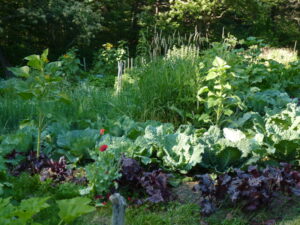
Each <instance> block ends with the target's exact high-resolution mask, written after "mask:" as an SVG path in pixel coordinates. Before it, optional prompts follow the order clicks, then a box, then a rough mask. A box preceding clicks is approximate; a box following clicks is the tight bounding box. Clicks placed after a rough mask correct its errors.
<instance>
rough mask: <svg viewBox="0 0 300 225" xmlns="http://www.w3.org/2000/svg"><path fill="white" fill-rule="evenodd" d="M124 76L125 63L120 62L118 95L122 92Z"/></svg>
mask: <svg viewBox="0 0 300 225" xmlns="http://www.w3.org/2000/svg"><path fill="white" fill-rule="evenodd" d="M122 74H123V62H122V61H118V82H117V94H119V93H120V92H121V89H122Z"/></svg>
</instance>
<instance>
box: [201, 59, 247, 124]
mask: <svg viewBox="0 0 300 225" xmlns="http://www.w3.org/2000/svg"><path fill="white" fill-rule="evenodd" d="M229 68H230V66H229V65H227V63H226V62H225V61H224V60H223V59H221V58H220V57H216V58H215V60H214V61H213V67H212V68H211V69H210V70H209V71H208V74H207V75H205V76H203V77H201V78H200V79H201V83H203V84H204V86H202V87H201V88H200V89H199V90H198V93H197V99H198V101H199V102H200V103H201V104H204V106H205V114H202V115H201V116H200V118H199V119H200V120H202V121H204V122H210V123H213V124H216V125H221V124H222V123H224V122H225V121H226V119H227V118H228V117H229V116H232V115H233V114H234V113H235V111H236V110H237V109H243V103H242V101H241V99H240V97H239V96H238V95H236V94H235V93H233V91H232V85H231V82H232V80H234V79H236V76H235V75H234V73H232V72H229V71H228V70H229ZM226 116H227V118H226Z"/></svg>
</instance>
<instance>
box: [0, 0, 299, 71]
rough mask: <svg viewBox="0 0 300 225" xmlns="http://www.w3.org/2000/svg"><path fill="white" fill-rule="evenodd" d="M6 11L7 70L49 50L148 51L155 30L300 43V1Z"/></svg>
mask: <svg viewBox="0 0 300 225" xmlns="http://www.w3.org/2000/svg"><path fill="white" fill-rule="evenodd" d="M1 5H2V7H1V9H0V18H1V19H0V37H1V38H0V40H1V41H0V45H1V54H0V62H1V65H2V67H5V66H7V65H8V62H11V64H16V63H20V62H21V59H22V58H23V57H25V56H26V55H30V54H33V53H35V52H36V51H42V50H43V49H45V48H50V51H51V55H52V57H53V56H54V57H57V56H58V55H60V54H62V53H63V52H65V51H66V50H67V49H69V48H71V47H77V48H80V50H81V51H80V52H81V54H82V55H84V56H88V58H89V59H91V56H92V54H93V51H94V50H95V48H98V47H99V46H101V45H102V44H104V43H106V42H113V43H114V44H116V43H117V42H118V41H119V40H125V41H127V42H128V44H129V46H130V47H131V49H132V50H133V49H135V48H136V47H137V48H138V49H143V48H146V47H147V46H146V45H145V43H147V42H151V40H152V38H153V37H154V35H153V33H155V30H156V31H158V30H163V31H164V36H166V37H167V36H168V35H173V33H174V32H175V33H177V32H179V33H181V34H182V35H184V34H186V33H190V32H194V31H195V29H196V30H197V32H198V33H199V34H200V36H201V37H203V38H204V39H205V38H208V39H209V40H220V39H221V37H222V32H223V33H224V32H225V33H231V34H234V35H235V36H237V37H239V38H245V37H247V36H251V35H255V36H260V37H263V38H265V39H268V41H269V42H272V43H274V44H277V45H284V46H290V47H293V46H294V44H295V41H298V42H299V7H300V4H299V1H297V0H263V1H257V0H250V1H249V0H248V1H246V0H222V1H219V0H213V1H208V0H188V1H180V0H175V1H173V0H172V1H171V0H168V1H162V0H143V1H138V0H130V1H119V0H105V1H94V0H90V1H87V0H85V1H81V0H71V1H66V0H43V1H27V0H17V1H16V0H14V1H12V0H1ZM160 36H162V35H160ZM173 36H174V35H173ZM145 41H146V42H145ZM298 46H299V45H298ZM134 52H135V51H134V50H133V51H132V53H134ZM90 61H91V60H90Z"/></svg>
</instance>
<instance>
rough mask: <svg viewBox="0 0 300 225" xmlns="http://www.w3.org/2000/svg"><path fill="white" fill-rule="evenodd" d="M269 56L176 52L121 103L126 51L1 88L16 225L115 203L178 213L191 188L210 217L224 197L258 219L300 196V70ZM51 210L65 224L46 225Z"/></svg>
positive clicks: (1, 175)
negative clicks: (169, 205) (173, 206)
mask: <svg viewBox="0 0 300 225" xmlns="http://www.w3.org/2000/svg"><path fill="white" fill-rule="evenodd" d="M266 49H269V50H270V48H268V46H267V45H266V44H265V43H264V41H263V40H261V39H257V38H254V37H249V38H247V39H245V40H240V41H239V40H237V39H236V38H235V37H233V36H228V37H227V38H225V39H224V40H223V42H221V43H220V42H214V43H211V44H210V45H209V46H208V48H207V49H205V50H202V51H199V48H198V47H197V46H195V45H193V44H190V45H183V46H179V47H178V46H177V47H176V46H173V47H172V48H170V49H169V50H168V51H167V52H166V54H165V56H163V57H159V56H156V57H153V58H151V59H147V60H146V61H142V62H141V63H140V64H137V65H136V66H134V67H133V68H131V69H126V70H125V74H123V77H122V86H121V89H120V90H119V92H116V88H115V86H117V84H118V83H117V82H118V80H117V79H115V76H114V75H113V74H114V73H115V72H116V71H115V68H114V67H113V64H115V63H116V62H117V61H119V60H120V59H124V57H125V56H126V51H125V47H124V45H123V43H122V42H121V43H119V45H118V46H114V45H112V44H110V43H106V44H105V45H104V46H102V47H100V49H98V52H97V53H96V54H95V62H94V64H93V66H92V67H91V68H84V65H83V64H82V63H81V61H80V60H79V58H78V54H77V53H78V51H77V50H76V49H71V50H69V51H67V53H65V54H64V55H62V56H60V57H59V58H58V59H57V60H56V61H50V60H49V57H48V50H44V51H43V52H42V54H41V55H30V56H27V57H25V65H21V66H16V67H10V68H9V71H11V73H12V74H13V75H14V76H15V77H14V78H11V79H7V80H1V81H0V100H1V102H3V104H1V105H0V124H1V127H0V128H1V130H0V132H1V133H0V197H1V198H0V214H1V213H2V211H3V210H4V211H5V210H7V209H9V213H7V216H6V217H5V223H6V224H12V223H13V222H18V223H19V221H20V224H26V223H29V222H35V223H41V224H58V223H60V224H63V223H65V224H70V223H73V221H78V220H76V218H77V217H80V216H81V215H83V214H86V213H89V212H92V211H94V207H93V206H96V207H106V205H107V200H108V199H109V196H110V195H111V194H113V193H115V192H120V193H121V194H122V195H124V196H125V197H127V200H128V201H129V202H130V204H137V205H141V204H153V203H162V202H167V201H171V200H174V199H176V198H177V196H176V195H175V194H174V193H173V189H172V187H173V186H176V185H178V184H179V183H180V182H181V181H182V179H183V178H185V177H192V178H190V179H194V180H197V181H199V179H200V181H199V185H198V186H197V187H196V189H197V190H198V191H201V192H202V193H201V196H202V198H203V199H202V200H201V204H200V205H201V210H202V212H203V213H204V214H210V213H212V212H214V211H215V208H216V206H217V205H218V204H219V200H220V198H219V197H220V196H222V197H224V195H227V196H228V197H229V198H230V199H231V200H232V202H234V203H235V204H239V205H240V206H241V207H242V208H244V209H247V210H256V209H259V208H260V207H261V206H263V205H264V204H267V203H270V202H271V200H273V199H274V193H275V192H277V191H279V190H280V191H283V193H289V194H290V193H294V194H296V195H299V172H298V168H299V166H300V165H299V162H300V142H299V140H300V106H299V98H300V93H299V88H298V87H299V85H300V79H299V72H300V61H299V60H297V56H296V55H295V57H294V58H293V59H289V60H285V59H284V60H283V62H281V61H278V59H277V61H276V60H273V59H270V58H268V57H265V56H264V54H263V53H264V51H265V50H266ZM278 58H279V59H280V58H281V57H278ZM137 59H138V60H139V58H137ZM115 83H116V84H115ZM282 162H285V163H284V164H280V163H282ZM253 165H255V166H253ZM280 165H281V166H280ZM247 168H248V172H247ZM206 173H208V174H206ZM199 174H202V175H200V176H199ZM203 174H206V175H203ZM212 174H213V175H215V177H216V178H215V179H212V178H211V175H212ZM33 189H34V190H35V191H34V192H33V193H31V192H32V190H33ZM132 198H134V200H133V199H132ZM27 201H28V202H30V203H31V204H36V209H34V211H31V210H28V209H23V208H24V207H25V206H26V205H27V204H28V203H27ZM24 204H25V206H24ZM92 205H93V206H92ZM46 208H47V209H48V210H53V213H52V214H51V215H52V216H53V218H52V216H51V217H49V218H48V220H47V221H45V222H42V221H41V219H40V218H41V217H42V216H43V215H45V209H46ZM20 211H21V212H24V213H23V214H20V213H19V212H20ZM5 212H8V211H5ZM57 215H58V216H57ZM23 217H24V218H23ZM3 223H4V222H3Z"/></svg>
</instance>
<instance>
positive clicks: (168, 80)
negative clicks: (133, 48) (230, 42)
mask: <svg viewBox="0 0 300 225" xmlns="http://www.w3.org/2000/svg"><path fill="white" fill-rule="evenodd" d="M199 59H200V58H199V56H198V55H197V51H196V49H195V48H192V47H191V46H190V47H181V48H173V49H172V50H170V51H168V53H167V55H166V56H165V57H163V58H162V57H157V58H155V59H154V60H153V61H151V62H150V63H148V64H147V65H145V66H143V67H140V68H135V69H133V70H131V71H129V73H128V74H127V76H125V80H124V88H123V92H122V95H127V96H128V98H131V99H132V104H134V105H135V108H133V109H132V110H133V111H132V110H131V113H132V114H133V116H134V117H135V118H137V119H139V120H146V119H157V120H162V121H172V122H175V123H176V122H182V121H181V120H182V119H183V117H184V116H183V115H182V113H183V111H182V110H183V109H185V110H187V111H190V112H192V111H193V110H194V109H195V107H196V92H197V79H198V65H199Z"/></svg>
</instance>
